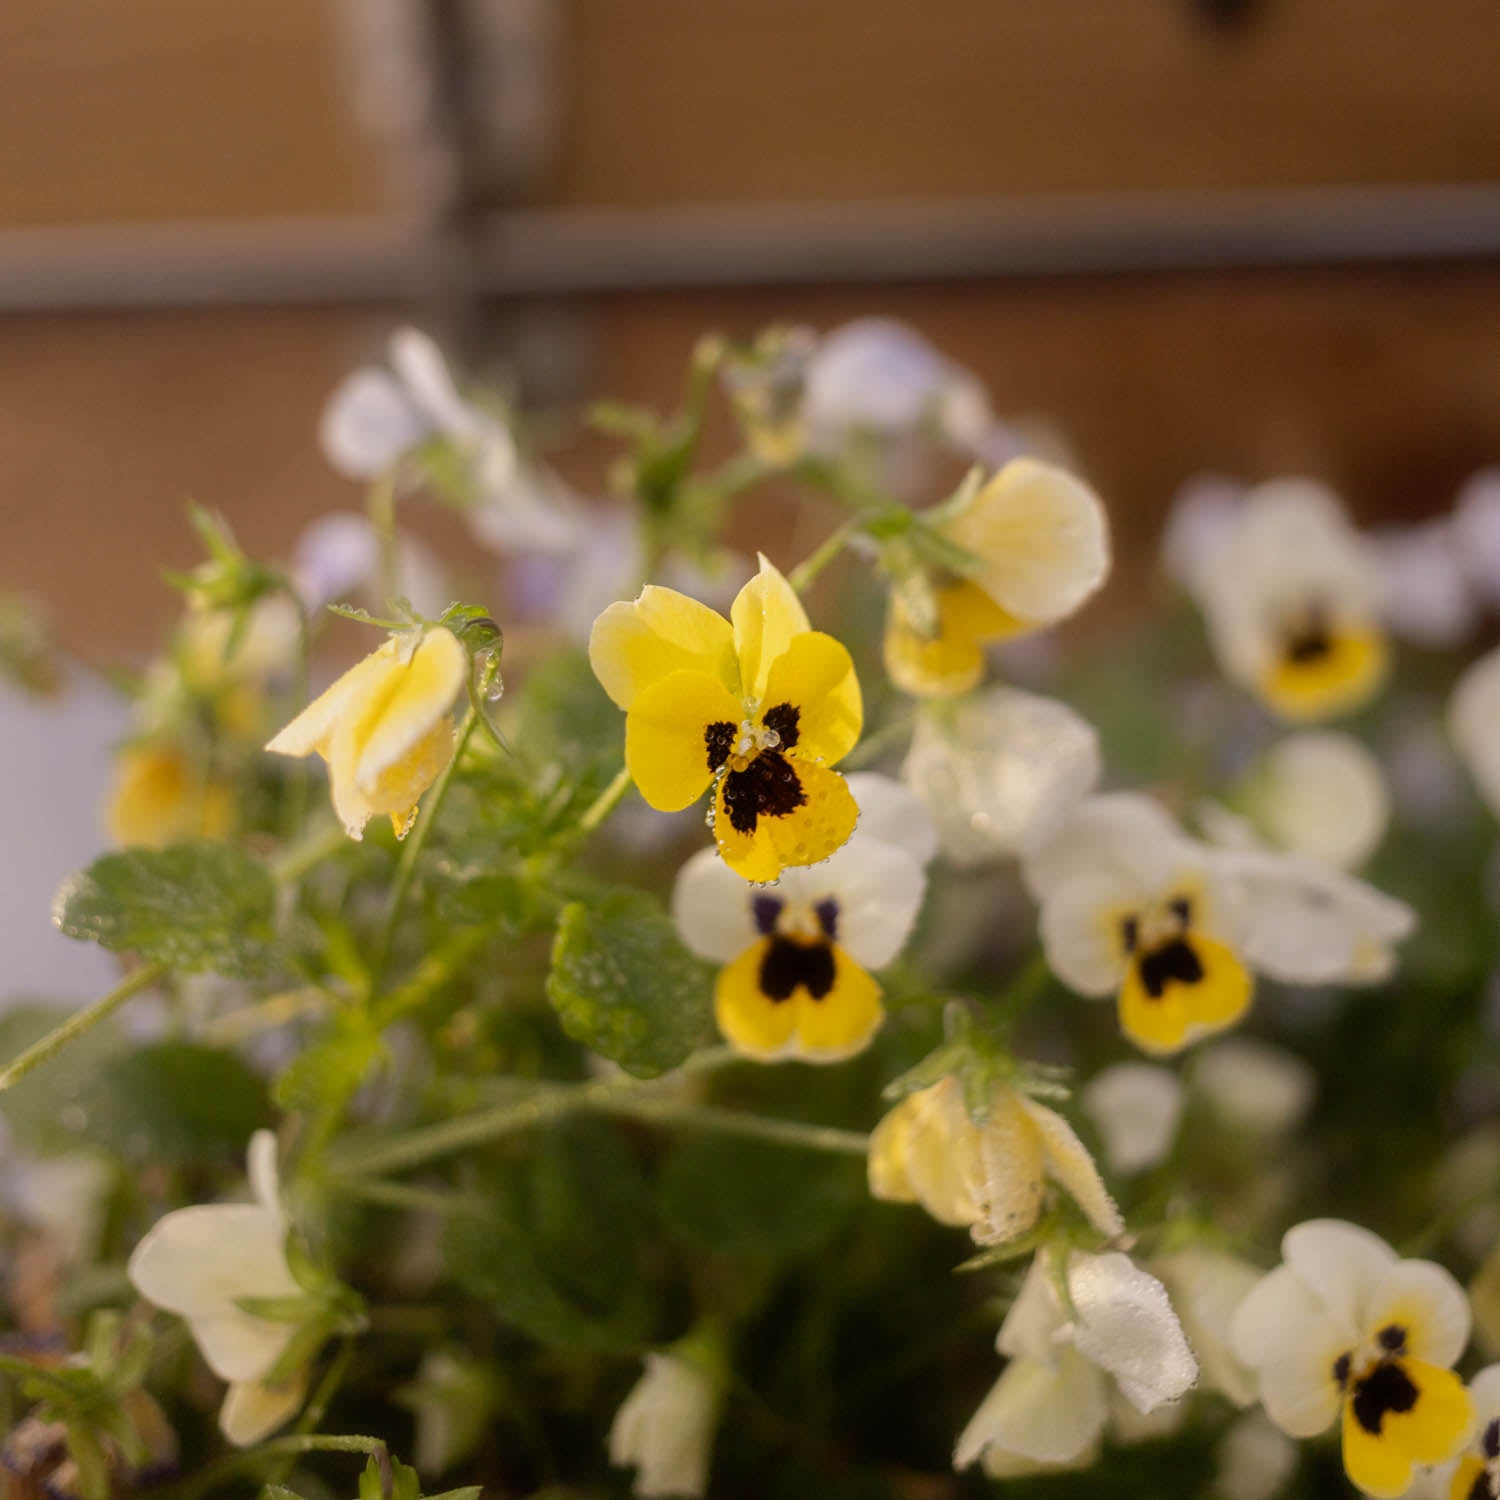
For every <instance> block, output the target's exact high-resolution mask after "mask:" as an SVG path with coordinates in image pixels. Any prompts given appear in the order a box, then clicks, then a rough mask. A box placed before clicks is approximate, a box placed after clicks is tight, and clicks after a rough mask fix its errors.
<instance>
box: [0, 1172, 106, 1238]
mask: <svg viewBox="0 0 1500 1500" xmlns="http://www.w3.org/2000/svg"><path fill="white" fill-rule="evenodd" d="M113 1177H114V1171H113V1168H112V1167H111V1166H110V1163H109V1160H108V1158H106V1157H104V1156H102V1155H100V1154H99V1153H98V1152H94V1151H71V1152H69V1153H68V1154H67V1155H65V1156H52V1157H46V1158H43V1159H41V1160H37V1161H27V1160H12V1161H11V1162H10V1163H9V1169H8V1171H7V1173H6V1180H5V1193H6V1197H7V1199H8V1200H9V1202H10V1203H11V1205H12V1206H13V1207H14V1209H15V1211H16V1213H17V1214H18V1215H19V1216H20V1217H21V1218H22V1219H23V1220H24V1221H25V1222H26V1223H27V1224H30V1225H31V1226H32V1227H33V1228H35V1229H39V1230H40V1231H41V1232H42V1233H43V1234H44V1235H45V1236H46V1237H47V1238H48V1239H49V1240H50V1241H51V1242H52V1244H53V1246H54V1247H55V1248H56V1251H57V1253H58V1255H59V1257H60V1258H61V1259H62V1260H63V1261H65V1262H66V1263H67V1264H68V1265H73V1266H83V1265H92V1264H93V1262H94V1260H95V1257H96V1255H97V1252H98V1248H99V1231H100V1229H101V1228H102V1227H103V1223H104V1206H105V1205H104V1197H105V1193H106V1192H107V1191H108V1189H109V1185H110V1182H111V1181H112V1180H113Z"/></svg>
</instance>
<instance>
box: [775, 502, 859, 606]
mask: <svg viewBox="0 0 1500 1500" xmlns="http://www.w3.org/2000/svg"><path fill="white" fill-rule="evenodd" d="M863 524H864V518H863V517H862V516H851V517H850V518H849V519H848V520H847V521H845V522H844V524H843V525H842V526H839V527H837V528H836V529H835V530H833V531H832V532H830V533H829V535H828V536H827V537H826V538H825V539H824V541H823V543H822V545H821V546H818V547H815V548H814V549H813V550H812V552H811V553H810V554H809V555H808V556H807V557H805V558H804V559H803V560H802V561H801V562H800V563H798V564H797V566H796V567H795V568H793V569H792V571H791V572H790V573H788V574H787V575H786V581H787V582H788V583H789V584H791V586H792V587H793V589H795V590H796V591H797V593H799V594H802V593H806V591H807V589H808V587H809V586H810V585H811V583H812V581H813V580H814V579H815V578H816V577H817V576H818V574H819V573H821V572H822V571H823V569H824V568H826V567H827V566H828V564H829V563H831V562H832V561H833V560H834V558H836V557H837V556H838V555H839V553H841V552H842V551H843V550H844V548H845V547H847V546H848V545H849V543H850V541H851V540H852V539H853V537H854V535H855V533H856V532H858V530H859V528H860V527H861V526H862V525H863Z"/></svg>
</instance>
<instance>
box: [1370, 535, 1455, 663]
mask: <svg viewBox="0 0 1500 1500" xmlns="http://www.w3.org/2000/svg"><path fill="white" fill-rule="evenodd" d="M1371 540H1372V542H1373V543H1374V546H1375V553H1376V556H1377V557H1378V559H1379V562H1380V570H1381V573H1382V575H1383V579H1384V585H1383V588H1384V595H1385V610H1384V613H1385V620H1386V624H1387V625H1389V626H1390V628H1391V630H1392V631H1393V632H1394V633H1395V634H1396V635H1398V636H1400V637H1401V638H1402V639H1403V640H1408V641H1414V642H1416V644H1417V645H1419V646H1429V647H1432V648H1435V649H1439V650H1444V649H1450V648H1452V647H1454V646H1457V645H1459V644H1461V643H1462V642H1463V641H1465V640H1467V639H1468V638H1469V636H1470V635H1472V634H1473V633H1474V630H1475V628H1476V627H1477V625H1478V624H1479V609H1478V606H1477V605H1476V603H1475V601H1474V599H1473V597H1472V596H1471V595H1470V592H1469V585H1468V580H1467V578H1466V577H1465V575H1464V567H1463V561H1462V559H1461V557H1460V556H1459V551H1458V538H1457V536H1456V535H1455V533H1454V530H1453V528H1452V527H1451V526H1450V525H1449V523H1448V522H1447V521H1446V520H1439V521H1426V522H1424V523H1423V524H1421V525H1419V526H1393V527H1388V528H1387V529H1385V530H1383V531H1378V532H1376V533H1375V535H1374V537H1373V538H1372V539H1371Z"/></svg>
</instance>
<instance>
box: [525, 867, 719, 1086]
mask: <svg viewBox="0 0 1500 1500" xmlns="http://www.w3.org/2000/svg"><path fill="white" fill-rule="evenodd" d="M712 978H713V970H712V969H711V968H710V966H709V965H708V964H706V963H704V962H703V961H702V960H701V959H698V958H695V957H694V956H693V955H692V954H691V953H689V952H688V951H687V949H686V948H684V947H683V946H682V944H681V942H680V941H679V940H678V937H677V932H676V929H675V928H674V927H673V925H672V922H671V919H670V918H669V917H668V916H667V914H666V912H665V911H664V910H663V909H662V907H661V905H660V903H659V902H657V901H656V900H655V898H654V897H651V896H648V895H646V894H645V893H644V892H642V891H628V890H615V891H611V892H610V893H609V894H608V895H607V896H605V897H604V898H603V899H602V900H600V901H598V902H597V903H595V904H593V905H591V906H585V905H584V904H583V903H582V902H574V903H573V904H572V905H570V906H566V907H564V908H563V913H562V917H561V919H560V920H559V922H558V925H557V937H556V939H555V941H554V942H553V945H552V971H551V973H549V974H548V976H547V998H548V999H549V1000H551V1002H552V1004H553V1006H554V1007H555V1009H556V1010H557V1013H558V1016H559V1018H560V1019H561V1021H562V1025H563V1030H565V1031H566V1032H567V1033H568V1035H569V1036H571V1037H572V1038H574V1040H575V1041H580V1042H583V1043H584V1044H585V1045H586V1046H588V1047H591V1048H592V1049H593V1050H594V1051H595V1052H597V1053H598V1054H599V1055H600V1056H601V1057H607V1058H609V1059H610V1060H611V1061H613V1062H617V1063H619V1065H620V1066H621V1067H622V1068H624V1069H625V1071H626V1072H627V1073H632V1074H634V1075H635V1076H636V1077H637V1078H655V1077H657V1076H658V1075H659V1074H662V1073H665V1072H668V1071H669V1070H670V1069H672V1068H675V1067H677V1066H679V1064H681V1063H682V1062H683V1061H684V1060H685V1059H686V1058H687V1057H688V1055H689V1054H690V1053H691V1052H692V1051H693V1049H694V1048H696V1047H697V1046H698V1045H699V1044H700V1043H701V1042H702V1041H703V1040H704V1039H705V1038H706V1037H707V1036H708V1035H709V1031H710V1008H711V1005H710V997H711V994H712Z"/></svg>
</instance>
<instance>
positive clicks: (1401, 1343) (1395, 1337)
mask: <svg viewBox="0 0 1500 1500" xmlns="http://www.w3.org/2000/svg"><path fill="white" fill-rule="evenodd" d="M1375 1337H1376V1338H1377V1339H1379V1340H1380V1347H1381V1348H1382V1349H1384V1350H1385V1351H1386V1353H1387V1354H1400V1353H1401V1351H1402V1350H1403V1349H1404V1348H1406V1330H1405V1329H1404V1328H1403V1327H1402V1326H1401V1325H1400V1324H1399V1323H1391V1324H1388V1325H1387V1326H1386V1327H1384V1328H1382V1329H1381V1330H1380V1332H1379V1333H1378V1334H1376V1335H1375Z"/></svg>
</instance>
